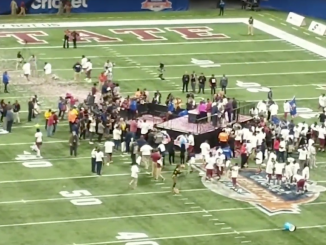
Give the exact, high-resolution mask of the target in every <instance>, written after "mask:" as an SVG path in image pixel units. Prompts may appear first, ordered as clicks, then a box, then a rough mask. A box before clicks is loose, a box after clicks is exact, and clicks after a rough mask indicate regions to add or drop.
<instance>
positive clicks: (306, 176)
mask: <svg viewBox="0 0 326 245" xmlns="http://www.w3.org/2000/svg"><path fill="white" fill-rule="evenodd" d="M302 177H303V178H304V179H305V180H309V178H310V170H309V166H308V164H305V165H304V166H303V169H302Z"/></svg>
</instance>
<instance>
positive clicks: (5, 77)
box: [2, 71, 10, 93]
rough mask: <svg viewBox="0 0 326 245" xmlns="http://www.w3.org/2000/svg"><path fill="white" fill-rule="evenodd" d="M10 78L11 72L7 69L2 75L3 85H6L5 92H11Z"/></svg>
mask: <svg viewBox="0 0 326 245" xmlns="http://www.w3.org/2000/svg"><path fill="white" fill-rule="evenodd" d="M9 80H10V77H9V74H8V72H7V71H5V72H4V73H3V75H2V83H3V85H4V86H5V88H4V93H9V92H8V84H9Z"/></svg>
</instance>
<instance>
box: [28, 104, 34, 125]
mask: <svg viewBox="0 0 326 245" xmlns="http://www.w3.org/2000/svg"><path fill="white" fill-rule="evenodd" d="M33 110H34V103H33V100H32V99H30V100H29V101H28V117H27V121H28V122H31V121H32V117H33Z"/></svg>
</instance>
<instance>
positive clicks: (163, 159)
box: [157, 143, 166, 166]
mask: <svg viewBox="0 0 326 245" xmlns="http://www.w3.org/2000/svg"><path fill="white" fill-rule="evenodd" d="M157 149H158V150H159V152H160V154H161V156H162V158H161V161H162V164H163V166H164V165H165V155H166V147H165V145H164V144H163V143H161V144H159V145H158V147H157Z"/></svg>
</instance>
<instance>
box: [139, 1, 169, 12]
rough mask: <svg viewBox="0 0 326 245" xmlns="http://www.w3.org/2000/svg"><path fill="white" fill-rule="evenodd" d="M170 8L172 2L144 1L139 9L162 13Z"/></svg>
mask: <svg viewBox="0 0 326 245" xmlns="http://www.w3.org/2000/svg"><path fill="white" fill-rule="evenodd" d="M171 8H172V2H170V1H169V0H146V1H145V2H142V4H141V9H148V10H152V11H162V10H165V9H171Z"/></svg>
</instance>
